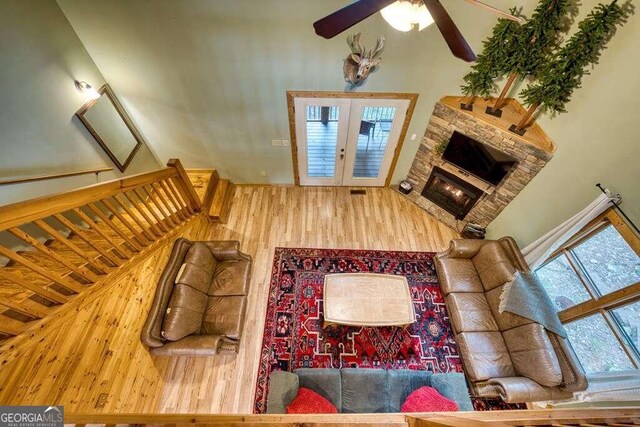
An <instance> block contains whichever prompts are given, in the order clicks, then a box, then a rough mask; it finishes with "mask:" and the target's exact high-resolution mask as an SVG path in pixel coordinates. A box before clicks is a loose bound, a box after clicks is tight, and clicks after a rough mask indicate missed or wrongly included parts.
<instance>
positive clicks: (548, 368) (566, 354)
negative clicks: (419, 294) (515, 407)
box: [435, 237, 587, 403]
mask: <svg viewBox="0 0 640 427" xmlns="http://www.w3.org/2000/svg"><path fill="white" fill-rule="evenodd" d="M435 265H436V271H437V273H438V278H439V279H440V285H441V287H442V290H443V293H444V295H445V297H446V300H445V302H446V306H447V310H448V312H449V316H450V317H451V325H452V327H453V330H454V334H455V336H456V342H457V343H458V348H459V351H460V355H461V357H462V363H463V366H464V369H465V373H466V374H467V378H468V380H469V386H470V389H471V394H472V395H474V396H478V397H496V396H500V397H502V399H504V400H505V401H506V402H512V403H519V402H535V401H544V400H561V399H568V398H571V397H572V395H573V394H572V392H574V391H579V390H584V389H586V387H587V379H586V377H585V374H584V371H583V369H582V366H581V365H580V362H579V361H578V360H577V358H576V355H575V353H574V351H573V348H572V347H571V344H570V343H569V341H568V340H567V339H565V338H561V337H560V336H558V335H556V334H553V333H551V332H548V331H547V330H546V329H545V328H543V327H542V325H540V324H538V323H535V322H533V321H531V320H529V319H526V318H524V317H520V316H518V315H515V314H512V313H509V312H506V311H505V312H503V313H500V312H499V311H498V307H499V305H500V294H501V293H502V289H503V287H504V285H505V283H507V282H509V281H510V280H511V278H512V277H513V275H514V273H515V272H516V269H518V270H520V271H522V272H529V271H530V269H529V267H528V265H527V263H526V261H525V260H524V258H523V256H522V253H521V252H520V250H519V249H518V247H517V245H516V243H515V241H514V240H513V239H512V238H511V237H503V238H502V239H500V240H495V241H492V240H463V239H460V240H453V241H451V245H450V247H449V249H447V250H446V251H444V252H441V253H439V254H437V255H436V257H435Z"/></svg>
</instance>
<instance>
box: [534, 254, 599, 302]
mask: <svg viewBox="0 0 640 427" xmlns="http://www.w3.org/2000/svg"><path fill="white" fill-rule="evenodd" d="M536 275H537V276H538V278H539V279H540V282H541V283H542V285H543V286H544V288H545V289H546V291H547V293H548V294H549V296H550V297H551V299H552V300H553V302H554V303H555V304H556V307H557V308H558V311H560V310H564V309H565V308H569V307H572V306H574V305H576V304H579V303H581V302H584V301H586V300H588V299H590V298H591V297H590V296H589V293H588V292H587V290H586V289H585V288H584V285H583V284H582V282H581V281H580V279H578V276H577V275H576V272H575V271H573V269H572V268H571V266H570V265H569V262H568V261H567V259H566V258H565V256H564V255H560V256H557V257H556V258H554V259H553V260H552V261H550V262H548V263H546V264H545V265H544V266H542V267H540V268H539V269H537V270H536Z"/></svg>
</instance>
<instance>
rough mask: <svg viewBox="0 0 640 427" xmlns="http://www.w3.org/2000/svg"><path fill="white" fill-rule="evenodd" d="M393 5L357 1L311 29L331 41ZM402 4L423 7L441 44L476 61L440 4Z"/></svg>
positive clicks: (434, 0)
mask: <svg viewBox="0 0 640 427" xmlns="http://www.w3.org/2000/svg"><path fill="white" fill-rule="evenodd" d="M395 1H396V0H358V1H356V2H354V3H351V4H350V5H348V6H345V7H343V8H342V9H340V10H338V11H336V12H333V13H332V14H330V15H327V16H325V17H324V18H322V19H320V20H318V21H316V22H314V23H313V27H314V28H315V30H316V34H318V35H319V36H322V37H324V38H326V39H330V38H333V37H335V36H337V35H338V34H340V33H341V32H343V31H345V30H346V29H348V28H350V27H352V26H353V25H355V24H357V23H358V22H360V21H363V20H365V19H366V18H368V17H369V16H371V15H373V14H374V13H376V12H378V11H379V10H381V9H383V8H385V7H387V6H389V5H390V4H392V3H394V2H395ZM402 1H411V2H413V3H417V2H424V5H425V7H426V8H427V10H428V11H429V14H430V15H431V17H432V18H433V20H434V22H435V23H436V25H437V26H438V29H439V30H440V33H441V34H442V37H444V40H445V42H447V45H448V46H449V49H451V52H452V53H453V55H454V56H455V57H457V58H460V59H462V60H464V61H467V62H473V61H475V60H476V55H475V53H473V50H472V49H471V47H469V44H468V43H467V41H466V40H465V39H464V37H463V36H462V34H461V33H460V31H459V30H458V27H456V24H455V23H454V22H453V20H452V19H451V17H450V16H449V14H448V13H447V11H446V10H445V8H444V7H443V6H442V4H441V3H440V1H439V0H402ZM466 1H467V2H469V3H473V4H475V5H477V6H480V7H483V8H485V9H488V10H491V11H493V12H495V13H498V14H500V15H502V16H503V17H505V18H508V19H512V20H515V21H518V22H520V23H521V22H522V19H521V18H518V17H516V16H513V15H510V14H508V13H506V12H504V11H502V10H500V9H496V8H494V7H492V6H489V5H488V4H485V3H482V2H480V1H477V0H466Z"/></svg>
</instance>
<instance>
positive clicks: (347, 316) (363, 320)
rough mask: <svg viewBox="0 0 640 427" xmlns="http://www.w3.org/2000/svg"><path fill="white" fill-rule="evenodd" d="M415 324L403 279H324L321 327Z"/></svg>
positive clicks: (353, 276)
mask: <svg viewBox="0 0 640 427" xmlns="http://www.w3.org/2000/svg"><path fill="white" fill-rule="evenodd" d="M415 321H416V315H415V311H414V309H413V301H412V300H411V292H410V291H409V284H408V283H407V279H406V277H403V276H395V275H388V274H373V273H339V274H327V275H326V276H324V327H327V326H331V325H348V326H407V325H410V324H412V323H413V322H415Z"/></svg>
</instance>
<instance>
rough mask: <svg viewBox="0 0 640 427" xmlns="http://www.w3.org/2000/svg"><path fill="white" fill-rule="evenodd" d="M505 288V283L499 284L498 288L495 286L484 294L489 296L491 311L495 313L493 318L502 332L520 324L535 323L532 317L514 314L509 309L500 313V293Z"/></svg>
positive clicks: (488, 301)
mask: <svg viewBox="0 0 640 427" xmlns="http://www.w3.org/2000/svg"><path fill="white" fill-rule="evenodd" d="M503 289H504V285H502V286H498V287H497V288H493V289H491V290H490V291H488V292H485V294H484V296H485V297H486V298H487V303H488V304H489V308H490V309H491V313H493V318H494V319H495V321H496V323H497V324H498V329H499V330H500V331H501V332H504V331H508V330H509V329H512V328H517V327H518V326H522V325H528V324H529V323H533V320H531V319H527V318H526V317H522V316H518V315H517V314H513V313H510V312H508V311H503V312H502V313H500V310H499V308H500V295H501V294H502V290H503Z"/></svg>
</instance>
